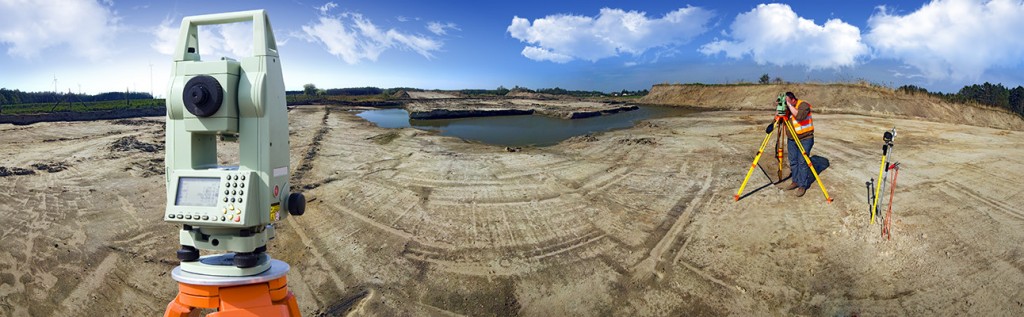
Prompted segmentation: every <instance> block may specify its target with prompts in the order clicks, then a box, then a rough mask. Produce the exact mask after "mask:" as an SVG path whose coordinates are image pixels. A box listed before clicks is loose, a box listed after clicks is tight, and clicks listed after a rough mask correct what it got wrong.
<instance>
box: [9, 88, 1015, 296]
mask: <svg viewBox="0 0 1024 317" xmlns="http://www.w3.org/2000/svg"><path fill="white" fill-rule="evenodd" d="M762 115H763V113H755V112H713V113H703V114H697V115H693V116H688V117H676V118H664V119H657V120H651V121H649V122H647V123H644V124H641V125H640V126H639V127H636V128H632V129H626V130H619V131H613V132H609V133H604V134H599V135H597V136H596V140H594V139H590V140H586V139H576V141H575V142H570V143H563V144H560V145H557V146H553V147H549V148H527V149H524V150H523V151H521V152H516V153H508V152H505V151H504V149H503V148H499V147H493V146H487V145H480V144H472V143H466V142H463V141H460V140H458V139H453V138H448V137H440V136H435V135H431V134H428V133H425V132H421V131H418V130H413V129H405V130H385V129H380V128H376V127H374V126H372V125H371V124H369V123H367V122H364V121H362V120H361V119H359V118H358V117H355V116H354V115H353V114H352V113H351V112H346V111H344V110H340V109H330V110H328V109H325V108H322V107H303V108H299V109H297V110H294V111H292V112H291V130H292V136H291V144H292V168H293V170H295V171H296V175H295V177H296V180H295V181H296V182H298V183H300V184H302V185H304V186H305V187H307V188H308V189H307V190H306V193H307V195H308V197H310V198H311V199H312V201H311V202H310V203H309V204H308V207H307V212H306V215H304V216H301V217H291V218H288V219H287V220H286V221H283V222H281V223H279V225H278V228H279V229H278V233H279V237H278V239H276V240H275V241H273V242H272V243H271V245H270V253H271V254H272V255H273V256H274V257H276V258H279V259H282V260H284V261H286V262H288V263H290V264H291V265H292V271H291V272H290V273H289V275H288V277H289V286H290V288H291V289H292V290H293V291H294V292H295V294H296V296H298V299H299V304H300V306H301V310H302V311H303V313H304V314H305V315H312V316H315V315H326V316H337V315H344V314H350V315H372V316H396V315H399V316H401V315H406V316H430V315H437V316H445V315H526V316H563V315H584V316H592V315H617V316H621V315H626V316H664V315H669V316H686V315H698V316H714V315H911V316H933V315H970V316H1020V315H1022V314H1024V231H1022V230H1020V228H1021V227H1022V226H1024V211H1022V210H1024V208H1021V207H1020V206H1021V205H1022V204H1024V196H1022V195H1021V191H1022V190H1024V189H1022V187H1021V185H1022V181H1021V179H1024V147H1022V146H1021V141H1020V140H1021V139H1022V137H1024V133H1022V132H1010V131H1005V130H998V129H991V128H980V127H973V126H965V125H950V124H939V123H932V122H922V121H912V120H897V119H881V118H874V117H864V116H858V115H841V114H818V115H816V116H815V119H816V120H815V121H816V122H815V124H816V132H815V134H816V135H817V140H816V144H815V146H814V149H813V150H812V154H814V155H817V156H820V157H821V158H823V159H825V160H827V161H828V163H829V167H828V168H827V169H826V170H825V171H823V172H822V178H823V180H824V184H825V186H826V187H827V188H828V191H829V193H830V194H831V195H832V196H833V197H835V202H834V203H832V204H828V203H826V202H825V200H824V198H823V197H822V195H821V191H820V190H819V189H817V188H816V187H814V188H812V189H811V190H810V191H808V194H807V195H806V196H804V197H802V198H794V197H792V194H791V192H784V191H782V190H780V189H777V188H775V187H772V186H768V187H765V188H763V189H760V190H757V189H758V188H759V187H762V186H761V185H765V184H766V181H765V178H764V176H763V175H758V174H755V175H754V177H753V178H752V181H751V185H749V186H748V190H747V192H753V193H752V194H751V195H749V196H748V197H746V198H745V199H742V200H740V201H739V202H734V201H733V199H732V197H733V194H734V193H735V192H736V190H737V188H738V187H739V184H740V182H741V181H742V179H743V176H744V174H745V173H746V171H747V167H748V166H749V164H750V160H751V159H752V158H753V155H754V154H755V152H756V150H757V149H756V147H757V146H758V144H759V142H760V141H761V138H762V137H763V127H764V125H766V124H767V123H766V122H765V120H770V118H763V117H761V116H762ZM161 121H162V118H146V119H138V120H127V121H116V122H115V121H97V122H79V123H40V124H35V125H31V126H11V125H0V166H5V167H19V168H24V169H30V170H35V169H34V168H33V167H31V166H32V165H33V164H36V163H47V164H58V165H59V163H61V162H63V163H64V165H65V166H67V169H65V170H61V171H55V172H47V171H42V170H37V171H36V174H34V175H18V176H7V177H2V178H0V219H3V226H2V227H0V315H2V316H26V315H29V316H118V315H121V316H140V315H149V316H152V315H159V314H161V312H162V311H163V309H164V307H165V306H166V304H167V302H168V301H170V300H171V299H172V298H173V296H174V294H175V291H176V289H175V282H174V281H173V280H172V279H171V278H170V276H169V273H168V272H169V271H170V270H171V269H172V268H173V267H174V266H175V265H176V264H177V263H176V260H175V258H174V251H175V250H176V249H177V246H176V240H177V229H176V227H175V226H174V225H171V224H167V223H164V222H163V221H161V215H162V212H163V209H164V199H165V198H164V197H165V196H164V178H163V175H162V174H161V170H162V168H163V162H162V158H163V153H162V150H160V149H159V147H160V146H162V142H161V141H162V139H163V135H162V130H163V126H162V124H160V122H161ZM132 122H139V123H141V125H128V124H129V123H132ZM893 125H895V126H897V127H898V128H899V131H900V134H899V136H898V139H897V146H898V148H897V149H896V150H897V152H896V155H897V157H896V158H897V160H899V161H901V162H902V163H903V170H902V172H901V173H900V178H899V188H898V191H897V194H896V197H895V202H894V205H895V208H894V212H895V222H894V223H893V229H892V230H893V238H892V241H884V240H883V239H881V238H880V237H879V227H878V226H877V225H869V224H868V215H867V206H866V198H865V196H864V193H865V188H864V181H866V180H867V179H869V178H871V177H875V176H876V175H877V172H878V164H879V162H878V160H879V158H880V153H879V152H880V149H879V148H880V140H879V136H880V135H881V133H882V131H883V130H885V129H887V128H889V127H892V126H893ZM125 137H135V138H134V141H132V139H131V138H129V139H124V138H125ZM317 140H319V141H317ZM643 140H646V141H643ZM113 145H118V146H117V147H115V148H114V149H112V148H111V146H113ZM151 147H155V148H156V149H158V150H156V151H154V152H148V150H149V149H153V148H151ZM121 149H124V150H125V151H120V150H121ZM225 155H226V157H227V158H230V156H231V155H237V152H234V153H232V151H231V150H228V151H225ZM755 190H756V191H755Z"/></svg>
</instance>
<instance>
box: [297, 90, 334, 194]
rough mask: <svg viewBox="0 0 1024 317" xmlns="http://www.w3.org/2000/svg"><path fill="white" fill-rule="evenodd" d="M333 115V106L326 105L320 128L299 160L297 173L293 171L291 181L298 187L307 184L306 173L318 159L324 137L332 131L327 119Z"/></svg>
mask: <svg viewBox="0 0 1024 317" xmlns="http://www.w3.org/2000/svg"><path fill="white" fill-rule="evenodd" d="M330 116H331V108H330V107H324V116H323V118H321V119H320V129H319V130H317V131H316V134H314V135H313V140H311V141H310V143H309V145H308V146H307V148H306V155H303V156H302V160H301V161H299V167H298V168H296V169H295V173H292V179H291V183H292V184H294V185H295V187H296V188H301V187H304V186H306V184H305V177H306V173H307V172H309V170H310V169H312V168H313V160H315V159H316V157H317V154H319V153H320V143H321V142H322V141H323V139H324V135H326V134H327V132H330V131H331V127H330V126H329V125H327V119H329V118H330Z"/></svg>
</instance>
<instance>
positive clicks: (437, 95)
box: [406, 91, 460, 99]
mask: <svg viewBox="0 0 1024 317" xmlns="http://www.w3.org/2000/svg"><path fill="white" fill-rule="evenodd" d="M406 94H407V95H409V98H410V99H452V98H459V97H460V96H459V95H458V94H457V93H447V92H444V93H442V92H436V91H410V92H407V93H406Z"/></svg>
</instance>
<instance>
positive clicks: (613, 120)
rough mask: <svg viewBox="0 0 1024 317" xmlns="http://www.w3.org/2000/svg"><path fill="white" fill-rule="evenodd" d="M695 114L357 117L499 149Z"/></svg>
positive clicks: (397, 113) (668, 110) (643, 110)
mask: <svg viewBox="0 0 1024 317" xmlns="http://www.w3.org/2000/svg"><path fill="white" fill-rule="evenodd" d="M696 111H697V110H694V109H689V108H682V107H663V106H640V109H637V110H633V111H626V112H619V113H616V114H610V115H603V116H597V117H591V118H586V119H575V120H569V119H561V118H553V117H549V116H544V115H523V116H495V117H476V118H458V119H437V120H411V119H409V112H408V111H406V110H405V109H379V110H367V111H363V112H361V113H359V114H357V116H359V117H362V118H363V119H366V120H367V121H370V122H373V123H374V124H376V125H377V126H379V127H382V128H408V127H412V128H416V129H420V130H426V131H437V132H439V133H440V134H441V135H446V136H454V137H458V138H461V139H465V140H471V141H477V142H482V143H486V144H492V145H499V146H550V145H555V144H557V143H558V142H562V141H564V140H566V139H568V138H571V137H574V136H579V135H586V134H591V133H598V132H604V131H610V130H616V129H624V128H629V127H632V126H634V125H636V124H637V123H638V122H640V121H642V120H647V119H653V118H664V117H674V116H683V115H688V114H692V113H695V112H696Z"/></svg>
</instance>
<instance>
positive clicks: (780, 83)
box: [772, 77, 782, 85]
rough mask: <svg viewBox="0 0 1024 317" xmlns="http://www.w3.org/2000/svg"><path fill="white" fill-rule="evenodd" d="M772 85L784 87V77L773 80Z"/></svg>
mask: <svg viewBox="0 0 1024 317" xmlns="http://www.w3.org/2000/svg"><path fill="white" fill-rule="evenodd" d="M772 83H774V84H776V85H782V77H775V79H774V80H772Z"/></svg>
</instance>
